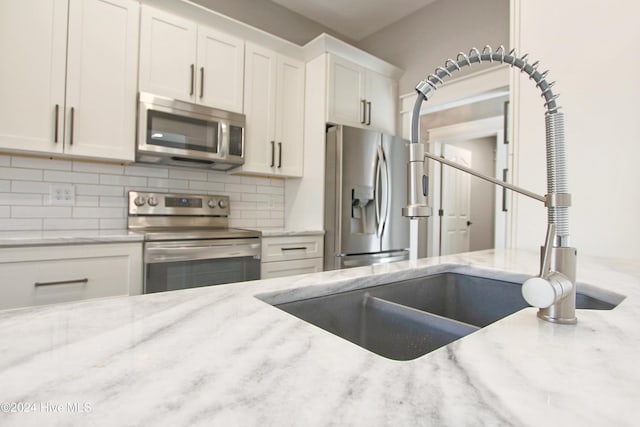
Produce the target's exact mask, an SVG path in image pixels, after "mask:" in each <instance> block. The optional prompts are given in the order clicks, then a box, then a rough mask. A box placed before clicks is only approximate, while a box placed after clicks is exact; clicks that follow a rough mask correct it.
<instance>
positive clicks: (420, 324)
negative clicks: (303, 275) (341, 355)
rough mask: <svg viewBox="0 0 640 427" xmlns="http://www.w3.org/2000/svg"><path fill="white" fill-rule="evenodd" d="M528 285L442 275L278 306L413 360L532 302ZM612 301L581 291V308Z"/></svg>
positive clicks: (361, 343)
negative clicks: (523, 288)
mask: <svg viewBox="0 0 640 427" xmlns="http://www.w3.org/2000/svg"><path fill="white" fill-rule="evenodd" d="M521 285H522V283H517V282H508V281H503V280H496V279H490V278H484V277H476V276H471V275H466V274H460V273H449V272H445V273H439V274H434V275H429V276H425V277H420V278H416V279H411V280H404V281H400V282H394V283H389V284H383V285H379V286H374V287H369V288H363V289H357V290H352V291H347V292H341V293H334V294H331V295H326V296H320V297H315V298H309V299H303V300H297V301H292V302H285V303H279V304H273V305H274V306H275V307H277V308H279V309H281V310H284V311H286V312H287V313H290V314H292V315H294V316H296V317H298V318H300V319H302V320H305V321H307V322H309V323H312V324H314V325H316V326H318V327H320V328H322V329H324V330H326V331H329V332H331V333H333V334H334V335H337V336H339V337H342V338H344V339H346V340H348V341H351V342H352V343H354V344H357V345H359V346H361V347H363V348H366V349H368V350H370V351H372V352H374V353H377V354H379V355H381V356H384V357H387V358H390V359H395V360H411V359H415V358H417V357H420V356H422V355H424V354H426V353H429V352H431V351H433V350H436V349H437V348H440V347H442V346H444V345H447V344H449V343H451V342H453V341H455V340H457V339H458V338H461V337H463V336H465V335H468V334H470V333H472V332H475V331H477V330H478V329H480V328H482V327H484V326H487V325H489V324H491V323H493V322H495V321H497V320H499V319H502V318H503V317H506V316H508V315H510V314H512V313H515V312H516V311H519V310H521V309H523V308H525V307H529V305H528V304H527V303H526V302H525V300H524V298H523V297H522V295H521ZM612 295H613V297H612V298H609V299H610V300H611V302H605V301H603V300H600V299H597V298H594V297H591V296H588V295H585V294H583V293H578V295H577V299H576V308H578V309H593V310H611V309H612V308H614V307H615V306H616V305H618V304H619V303H620V302H621V301H622V300H623V299H624V297H622V296H619V295H617V294H612Z"/></svg>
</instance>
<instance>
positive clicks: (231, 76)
mask: <svg viewBox="0 0 640 427" xmlns="http://www.w3.org/2000/svg"><path fill="white" fill-rule="evenodd" d="M197 58H198V61H197V62H198V70H197V76H196V81H197V102H198V103H199V104H206V105H209V106H211V107H216V108H220V109H223V110H229V111H235V112H237V113H242V112H243V92H244V40H242V39H239V38H237V37H233V36H230V35H228V34H224V33H221V32H219V31H215V30H213V29H211V28H207V27H203V26H199V27H198V57H197Z"/></svg>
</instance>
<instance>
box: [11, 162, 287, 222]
mask: <svg viewBox="0 0 640 427" xmlns="http://www.w3.org/2000/svg"><path fill="white" fill-rule="evenodd" d="M52 183H73V184H75V185H74V187H75V200H74V203H73V206H53V205H50V204H49V193H50V187H51V184H52ZM130 190H137V191H159V192H175V193H203V194H222V195H227V196H229V197H230V199H231V214H230V217H229V223H230V225H231V226H232V227H240V228H247V227H249V228H250V227H276V228H281V227H283V226H284V181H282V180H280V179H270V178H262V177H244V176H236V175H229V174H227V173H224V172H214V171H205V170H194V169H185V168H177V167H168V166H157V167H156V166H149V165H137V164H135V165H127V166H122V165H114V164H106V163H97V162H87V161H72V160H51V159H46V158H37V157H34V158H32V157H20V156H15V157H12V156H8V155H0V228H1V229H4V230H81V229H98V228H100V229H123V228H126V226H127V203H128V199H127V197H128V196H127V193H128V191H130Z"/></svg>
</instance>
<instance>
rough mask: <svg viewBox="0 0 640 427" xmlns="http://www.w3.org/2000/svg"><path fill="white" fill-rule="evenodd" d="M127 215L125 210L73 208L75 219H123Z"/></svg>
mask: <svg viewBox="0 0 640 427" xmlns="http://www.w3.org/2000/svg"><path fill="white" fill-rule="evenodd" d="M125 215H126V211H125V209H124V208H102V207H98V208H83V207H74V208H73V217H74V218H123V217H124V216H125Z"/></svg>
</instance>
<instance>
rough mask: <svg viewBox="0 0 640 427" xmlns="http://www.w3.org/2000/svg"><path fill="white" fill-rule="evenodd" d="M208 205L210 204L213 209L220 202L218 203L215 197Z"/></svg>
mask: <svg viewBox="0 0 640 427" xmlns="http://www.w3.org/2000/svg"><path fill="white" fill-rule="evenodd" d="M207 206H209V207H210V208H211V209H213V208H215V207H216V206H218V204H217V203H216V201H215V199H211V200H209V201H208V202H207Z"/></svg>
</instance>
